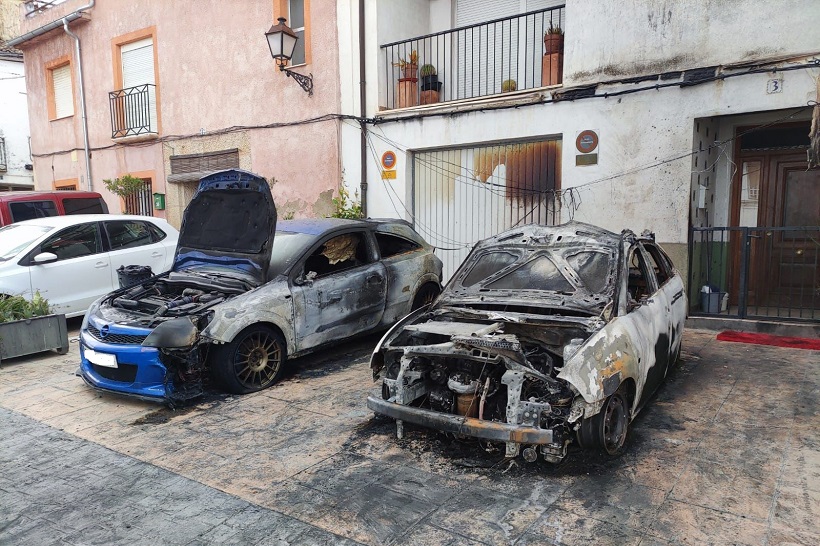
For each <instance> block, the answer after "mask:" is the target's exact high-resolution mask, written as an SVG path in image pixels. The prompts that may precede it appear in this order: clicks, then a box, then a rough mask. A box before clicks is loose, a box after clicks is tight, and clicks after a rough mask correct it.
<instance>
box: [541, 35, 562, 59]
mask: <svg viewBox="0 0 820 546" xmlns="http://www.w3.org/2000/svg"><path fill="white" fill-rule="evenodd" d="M563 52H564V35H563V34H544V54H545V55H552V54H553V53H563Z"/></svg>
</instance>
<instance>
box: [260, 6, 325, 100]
mask: <svg viewBox="0 0 820 546" xmlns="http://www.w3.org/2000/svg"><path fill="white" fill-rule="evenodd" d="M285 21H286V19H285V18H284V17H279V22H278V23H277V24H275V25H273V26H272V27H270V30H269V31H267V32H266V33H265V37H266V38H267V39H268V47H270V54H271V56H272V57H273V58H274V60H275V61H276V64H278V65H279V70H281V71H283V72H284V73H285V74H287V75H288V76H289V77H291V78H293V79H294V80H296V83H298V84H299V85H300V86H301V87H302V89H304V90H305V91H307V94H308V95H309V96H313V74H310V75H309V76H305V75H304V74H299V73H298V72H294V71H293V70H291V69H289V68H287V66H286V65H287V64H288V61H289V60H290V59H291V57H293V50H294V49H295V48H296V42H297V41H298V40H299V37H298V36H296V33H294V32H293V30H291V28H290V27H289V26H287V25H286V24H285Z"/></svg>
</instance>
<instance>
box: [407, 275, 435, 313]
mask: <svg viewBox="0 0 820 546" xmlns="http://www.w3.org/2000/svg"><path fill="white" fill-rule="evenodd" d="M438 294H439V289H438V286H436V285H435V284H433V283H431V282H428V283H427V284H424V285H423V286H422V287H421V288H419V291H418V292H416V297H415V298H413V306H412V307H411V308H410V311H411V312H413V311H415V310H416V309H420V308H422V307H424V306H425V305H430V304H431V303H433V301H435V299H436V297H437V296H438Z"/></svg>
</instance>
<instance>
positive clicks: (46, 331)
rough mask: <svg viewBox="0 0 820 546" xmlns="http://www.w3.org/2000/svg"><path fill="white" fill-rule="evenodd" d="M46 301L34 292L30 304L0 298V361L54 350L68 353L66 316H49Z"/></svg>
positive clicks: (11, 298)
mask: <svg viewBox="0 0 820 546" xmlns="http://www.w3.org/2000/svg"><path fill="white" fill-rule="evenodd" d="M49 313H51V308H50V307H49V305H48V301H46V300H45V299H43V297H42V296H40V293H39V292H37V293H35V294H34V297H33V298H32V299H31V301H29V300H27V299H25V298H23V297H22V296H0V360H2V359H4V358H14V357H17V356H24V355H28V354H32V353H39V352H41V351H48V350H50V349H56V350H57V352H58V353H60V354H66V353H67V352H68V329H67V327H66V322H65V315H51V314H49Z"/></svg>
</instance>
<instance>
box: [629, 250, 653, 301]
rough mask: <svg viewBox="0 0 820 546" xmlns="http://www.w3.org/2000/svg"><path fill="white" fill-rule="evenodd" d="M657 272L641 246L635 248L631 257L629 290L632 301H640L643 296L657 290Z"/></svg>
mask: <svg viewBox="0 0 820 546" xmlns="http://www.w3.org/2000/svg"><path fill="white" fill-rule="evenodd" d="M654 277H655V273H654V271H653V270H651V269H650V268H649V267H648V265H647V263H646V258H645V257H644V254H643V253H642V252H641V251H640V249H639V248H637V247H636V248H633V249H632V254H631V255H630V257H629V284H628V286H627V290H628V291H629V300H630V302H632V303H633V304H634V303H639V302H640V301H641V299H642V298H644V297H648V296H650V295H651V294H652V293H653V292H654V291H655V278H654Z"/></svg>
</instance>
